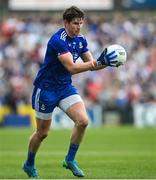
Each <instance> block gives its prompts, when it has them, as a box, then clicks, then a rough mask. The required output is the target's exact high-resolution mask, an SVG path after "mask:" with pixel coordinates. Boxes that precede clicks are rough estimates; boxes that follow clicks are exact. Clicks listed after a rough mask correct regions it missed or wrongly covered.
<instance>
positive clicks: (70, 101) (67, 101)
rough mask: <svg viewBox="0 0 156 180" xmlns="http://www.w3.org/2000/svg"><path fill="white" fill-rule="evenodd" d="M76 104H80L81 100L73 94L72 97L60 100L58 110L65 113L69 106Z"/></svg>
mask: <svg viewBox="0 0 156 180" xmlns="http://www.w3.org/2000/svg"><path fill="white" fill-rule="evenodd" d="M77 102H82V99H81V97H80V95H78V94H74V95H71V96H68V97H66V98H64V99H62V100H61V101H60V102H59V108H60V109H62V110H63V111H64V112H66V111H67V109H68V108H69V107H70V106H72V105H73V104H75V103H77Z"/></svg>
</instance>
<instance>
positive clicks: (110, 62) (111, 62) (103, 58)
mask: <svg viewBox="0 0 156 180" xmlns="http://www.w3.org/2000/svg"><path fill="white" fill-rule="evenodd" d="M116 57H117V54H116V52H115V51H112V52H110V53H108V54H107V48H105V49H104V51H103V52H102V53H101V55H100V56H99V58H98V59H97V66H100V65H106V66H112V67H116V63H117V62H118V61H117V60H116V59H115V58H116Z"/></svg>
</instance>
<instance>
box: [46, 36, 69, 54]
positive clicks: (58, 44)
mask: <svg viewBox="0 0 156 180" xmlns="http://www.w3.org/2000/svg"><path fill="white" fill-rule="evenodd" d="M48 46H50V47H51V48H53V49H54V50H55V51H56V55H57V56H59V55H61V54H64V53H66V52H69V50H68V48H67V45H66V42H65V41H63V40H62V39H59V38H53V39H51V40H50V41H49V42H48Z"/></svg>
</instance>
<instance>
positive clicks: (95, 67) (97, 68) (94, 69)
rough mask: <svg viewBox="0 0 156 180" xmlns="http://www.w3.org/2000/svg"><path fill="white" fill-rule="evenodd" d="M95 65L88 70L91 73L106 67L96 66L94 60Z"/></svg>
mask: <svg viewBox="0 0 156 180" xmlns="http://www.w3.org/2000/svg"><path fill="white" fill-rule="evenodd" d="M95 63H96V65H95V66H94V67H93V68H92V69H90V70H91V71H97V70H100V69H103V68H105V67H107V66H106V65H100V66H97V61H96V60H95Z"/></svg>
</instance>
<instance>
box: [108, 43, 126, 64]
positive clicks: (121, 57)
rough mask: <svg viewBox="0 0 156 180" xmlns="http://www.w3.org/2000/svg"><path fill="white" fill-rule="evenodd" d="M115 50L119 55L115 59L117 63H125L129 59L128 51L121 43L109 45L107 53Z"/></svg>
mask: <svg viewBox="0 0 156 180" xmlns="http://www.w3.org/2000/svg"><path fill="white" fill-rule="evenodd" d="M112 51H115V52H116V54H117V57H116V58H115V59H114V60H117V61H118V62H117V65H123V64H125V63H126V60H127V52H126V50H125V48H124V47H122V46H121V45H119V44H113V45H110V46H108V47H107V54H109V53H110V52H112Z"/></svg>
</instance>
